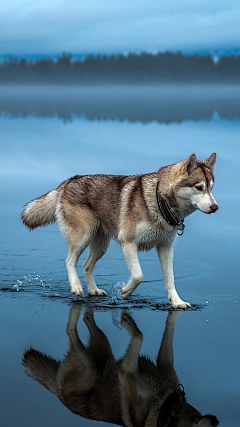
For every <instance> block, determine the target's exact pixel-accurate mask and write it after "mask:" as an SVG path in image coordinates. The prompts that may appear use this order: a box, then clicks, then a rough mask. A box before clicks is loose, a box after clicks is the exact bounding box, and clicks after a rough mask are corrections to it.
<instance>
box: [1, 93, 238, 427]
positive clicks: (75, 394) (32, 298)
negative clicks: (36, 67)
mask: <svg viewBox="0 0 240 427" xmlns="http://www.w3.org/2000/svg"><path fill="white" fill-rule="evenodd" d="M81 90H83V89H77V91H75V92H74V91H73V88H71V89H69V91H68V90H67V88H64V90H63V92H61V90H60V89H59V88H57V89H56V88H54V90H53V89H47V88H25V92H24V88H20V89H19V88H17V87H16V88H10V89H9V88H0V110H1V117H0V125H1V133H0V147H1V168H0V175H1V205H0V218H1V222H0V250H1V258H0V268H1V283H0V284H1V288H0V298H1V325H2V327H1V330H0V334H1V343H2V345H1V364H0V369H1V382H0V395H1V401H0V409H1V410H0V423H1V425H3V426H7V427H10V426H16V424H17V425H18V426H20V427H21V426H32V425H35V426H42V425H46V426H48V425H49V426H50V425H51V426H59V427H61V426H65V425H71V426H75V425H76V426H77V425H78V426H79V425H80V426H85V425H94V426H95V425H96V426H97V425H98V426H100V425H101V424H102V425H105V424H106V422H110V423H112V424H115V425H117V424H118V423H123V424H125V425H127V422H126V419H128V416H129V413H131V416H132V417H133V420H134V422H133V420H132V422H133V425H146V423H147V421H146V420H148V422H149V425H156V422H157V418H158V416H159V420H160V421H159V423H161V422H162V425H163V421H161V420H162V417H163V415H162V414H160V415H159V408H160V407H161V405H162V404H163V402H164V396H165V394H164V393H166V390H168V387H172V386H173V383H172V381H173V378H174V381H175V383H174V384H178V383H181V384H182V385H183V386H184V390H185V393H186V399H187V402H185V403H184V402H182V401H180V400H179V402H178V401H177V404H176V406H175V408H173V413H171V414H170V416H172V415H173V414H175V412H176V413H180V408H181V407H182V406H184V405H185V406H184V407H185V408H186V410H185V415H186V413H187V416H189V417H190V418H191V417H193V416H196V417H200V414H199V413H201V414H203V415H204V414H212V415H215V416H216V417H217V419H218V420H219V422H220V425H222V426H228V427H237V426H238V425H239V417H240V410H239V398H240V385H239V384H240V382H239V378H240V376H239V352H240V344H239V322H240V295H239V286H240V284H239V273H240V267H239V237H240V226H239V219H238V215H239V202H240V196H239V186H240V178H239V158H240V148H239V147H240V146H239V134H240V119H239V116H240V114H239V97H238V95H237V94H238V91H239V88H238V87H237V88H226V87H224V88H219V87H215V88H211V90H207V89H206V88H199V87H198V88H194V87H192V88H191V90H190V88H188V89H187V91H186V92H184V91H185V89H184V88H182V87H178V88H176V90H174V89H173V88H171V89H169V92H167V89H166V88H164V89H162V92H161V88H158V89H157V95H158V96H156V91H155V92H154V90H153V89H152V88H150V89H149V91H147V88H146V87H145V88H138V90H137V88H136V87H135V88H132V89H131V90H130V89H129V92H128V91H127V90H128V89H127V88H124V90H123V88H116V87H115V88H111V89H109V88H105V89H104V90H103V88H95V92H94V91H93V89H89V88H88V89H87V91H88V92H87V91H86V90H85V91H83V92H82V96H81ZM66 93H70V94H72V98H71V96H68V98H67V101H66V103H65V104H64V99H65V98H66ZM154 93H155V95H154ZM184 93H185V95H186V96H185V97H184ZM24 94H25V95H24ZM94 94H95V95H94ZM204 94H205V96H204ZM90 95H91V96H90ZM161 95H162V96H161ZM94 96H95V98H96V99H97V101H96V103H94ZM30 98H31V102H30V101H29V99H30ZM34 98H35V104H34ZM39 99H40V101H39ZM71 99H72V101H71ZM159 99H161V103H160V101H159ZM7 100H8V101H7ZM14 100H15V102H14ZM101 100H102V101H101ZM123 100H124V102H123ZM219 100H220V101H219ZM164 101H165V104H166V106H168V107H169V108H168V107H166V109H167V111H168V113H167V117H165V116H164V114H163V113H162V112H164ZM71 102H72V103H71ZM101 102H102V104H101ZM160 104H161V105H160ZM101 105H102V109H101ZM129 105H131V109H130V108H129ZM153 105H154V106H155V108H154V109H153ZM171 105H175V107H174V109H172V108H170V107H171ZM191 105H192V106H194V109H193V107H192V108H190V107H191ZM16 106H17V107H16ZM44 106H45V107H44ZM134 106H135V107H134ZM189 106H190V107H189ZM50 107H51V108H50ZM16 108H17V113H16ZM49 108H50V110H51V112H50V113H49V111H50V110H49ZM62 110H64V117H62V116H61V114H60V112H61V111H62ZM223 110H224V111H223ZM66 111H67V112H66ZM101 111H102V115H101ZM178 112H181V118H180V119H179V114H180V113H178ZM191 112H192V113H191ZM190 113H191V114H190ZM193 113H194V114H193ZM62 118H64V120H62ZM69 118H70V119H71V120H69ZM213 151H216V152H217V164H216V173H215V175H216V183H215V187H214V191H213V193H214V196H215V198H216V200H217V201H218V203H219V207H220V209H219V211H218V212H217V213H216V214H215V215H211V216H207V215H204V214H202V213H200V212H198V213H195V214H194V215H192V216H191V217H189V218H188V219H187V220H186V229H185V232H184V235H183V236H182V237H178V239H177V242H176V248H175V257H174V271H175V278H176V287H177V289H178V292H179V294H180V296H181V297H182V298H183V299H184V300H186V301H189V302H191V304H192V308H191V309H189V310H185V311H181V312H180V314H179V315H178V316H177V314H178V313H179V312H176V311H172V312H171V313H170V314H169V310H170V309H171V307H170V305H169V303H168V300H167V296H166V291H165V288H164V281H163V277H162V273H161V270H160V266H159V263H158V259H157V255H156V253H155V252H154V251H150V252H147V253H141V254H140V260H141V265H142V268H143V273H144V279H143V283H142V284H141V285H140V286H139V287H138V289H137V291H136V292H135V293H134V294H133V295H132V297H131V298H130V299H129V300H128V301H123V300H121V298H120V287H121V285H122V283H123V282H124V283H126V281H127V279H128V275H129V273H128V269H127V267H126V265H125V261H124V259H123V256H122V253H121V250H120V248H119V247H118V245H117V244H116V243H115V242H112V243H111V245H110V247H109V249H108V251H107V253H106V255H105V256H104V257H103V258H102V259H101V260H100V261H99V262H98V264H97V265H96V268H95V276H96V282H97V284H98V285H99V286H100V287H101V288H102V289H104V290H106V292H107V296H106V297H103V298H100V297H96V298H90V297H88V296H87V292H86V284H85V280H84V277H83V272H82V264H83V262H84V260H85V259H86V256H87V254H83V256H82V257H81V258H80V260H79V265H78V271H79V274H80V278H81V279H82V282H83V286H84V290H85V295H84V298H76V297H74V296H72V295H71V294H70V290H69V285H68V281H67V273H66V269H65V258H66V254H67V246H66V244H65V242H64V240H63V238H62V237H61V235H60V233H59V231H58V229H57V226H55V225H52V226H49V227H48V228H43V229H39V230H34V231H33V232H31V233H29V232H28V230H27V229H25V228H24V227H23V225H22V224H21V221H20V213H21V211H22V208H23V205H24V204H25V203H26V202H28V201H30V200H32V199H34V198H35V197H38V196H40V195H42V194H44V193H46V192H47V191H49V190H51V189H53V188H56V186H58V185H59V183H60V182H62V181H63V180H65V179H67V178H68V177H70V176H73V175H75V174H89V173H115V174H135V173H144V172H151V171H155V170H157V169H159V168H160V167H161V166H163V165H166V164H170V163H173V162H175V161H178V160H181V159H184V158H187V157H188V156H189V155H190V154H191V153H192V152H195V153H196V155H197V157H198V158H199V159H204V158H206V157H208V156H209V155H210V154H211V153H212V152H213ZM78 316H79V318H78ZM67 325H68V328H67ZM76 325H77V326H76ZM174 325H175V328H174ZM76 327H77V331H78V335H79V338H78V337H77V335H76ZM66 329H67V332H68V334H67V333H66ZM102 333H103V334H104V335H103V334H102ZM89 336H90V337H91V340H90V347H89V349H88V350H86V349H85V346H87V343H88V339H89ZM163 337H165V338H163ZM69 341H70V343H71V351H70V353H69V356H68V358H67V359H65V357H66V353H67V351H68V349H69ZM172 341H173V344H172ZM94 343H95V346H94ZM96 343H97V344H96ZM103 343H105V344H104V346H103V347H104V348H102V347H101V345H102V344H103ZM30 348H31V349H32V350H30V351H29V349H30ZM96 348H97V350H96ZM106 348H107V352H106ZM160 348H161V351H160V353H159V349H160ZM127 349H128V351H127V353H126V350H127ZM166 349H168V350H166ZM172 351H173V353H172ZM159 354H160V355H161V357H160V356H159ZM24 355H25V356H24ZM46 355H48V356H51V359H50V358H47V357H46ZM143 355H146V356H148V358H150V359H151V360H152V361H153V362H154V363H155V365H154V366H153V364H151V363H150V362H149V361H146V359H144V358H143V357H142V356H143ZM172 356H174V368H173V361H172ZM23 357H25V358H24V361H25V367H24V366H23V364H22V359H23ZM64 359H65V362H64V361H63V360H64ZM54 360H55V361H54ZM66 360H67V362H66ZM58 361H63V363H62V364H59V362H58ZM62 368H63V369H62ZM174 369H175V370H174ZM26 371H27V373H28V375H27V373H26ZM62 371H64V374H62V373H61V375H60V372H62ZM57 372H58V374H59V375H57ZM29 375H30V376H29ZM175 375H177V377H178V379H177V378H176V376H175ZM31 376H32V377H35V379H36V381H34V380H33V379H32V378H31ZM42 384H43V385H42ZM49 390H51V391H49ZM136 390H138V395H137V397H136V394H134V393H135V392H136ZM187 404H189V405H191V407H193V408H195V409H196V410H197V411H199V412H194V411H195V409H194V411H193V409H191V410H190V409H189V406H188V405H187ZM174 411H175V412H174ZM192 411H193V412H194V414H195V415H191V416H190V415H189V414H190V413H191V414H193V412H192ZM167 412H168V411H167V410H166V413H167ZM170 412H171V411H170ZM113 414H114V416H113ZM152 414H154V415H152ZM196 414H197V415H196ZM150 415H151V416H152V418H151V422H150V421H149V419H150V418H149V417H150ZM185 415H184V416H185ZM88 418H94V420H89V419H88ZM151 423H152V424H151ZM209 423H210V424H209V425H211V423H212V425H216V420H215V419H214V418H209ZM214 423H215V424H214ZM160 425H161V424H160ZM185 425H186V426H188V425H192V424H191V423H190V424H188V422H187V421H185Z"/></svg>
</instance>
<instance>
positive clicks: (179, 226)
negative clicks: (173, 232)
mask: <svg viewBox="0 0 240 427" xmlns="http://www.w3.org/2000/svg"><path fill="white" fill-rule="evenodd" d="M184 228H185V225H184V224H183V222H180V223H179V224H178V225H177V230H178V232H177V234H178V235H179V236H182V235H183V232H184Z"/></svg>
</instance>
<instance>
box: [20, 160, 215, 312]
mask: <svg viewBox="0 0 240 427" xmlns="http://www.w3.org/2000/svg"><path fill="white" fill-rule="evenodd" d="M215 162H216V153H213V154H212V155H211V156H210V157H209V158H208V159H206V160H204V161H198V160H197V159H196V156H195V154H191V156H190V157H189V158H188V159H187V160H182V161H180V162H177V163H175V164H173V165H169V166H165V167H163V168H161V169H159V171H158V172H154V173H148V174H143V175H134V176H123V175H76V176H74V177H72V178H70V179H68V180H66V181H64V182H63V183H62V184H60V185H59V187H58V188H57V189H55V190H52V191H50V192H49V193H47V194H44V195H43V196H41V197H39V198H37V199H35V200H33V201H32V202H29V203H28V204H27V205H26V207H25V209H24V211H23V213H22V220H23V223H24V224H25V225H26V226H27V227H28V228H29V229H30V230H32V229H34V228H36V227H39V226H43V225H48V224H50V223H52V222H55V221H57V223H58V225H59V228H60V230H61V232H62V233H63V235H64V236H65V238H66V240H67V242H68V244H69V254H68V257H67V260H66V266H67V271H68V278H69V282H70V286H71V291H72V293H73V294H75V295H82V294H83V288H82V285H81V283H80V280H79V277H78V274H77V269H76V266H77V261H78V258H79V256H80V255H81V254H82V252H83V251H84V250H85V249H86V247H87V246H89V249H90V253H89V256H88V258H87V260H86V262H85V263H84V265H83V269H84V274H85V278H86V282H87V286H88V292H89V294H90V295H105V294H106V293H105V291H103V290H101V289H99V288H98V287H97V285H96V283H95V281H94V278H93V269H94V266H95V264H96V262H97V261H98V260H99V259H100V258H101V257H102V256H103V255H104V253H105V252H106V250H107V248H108V245H109V242H110V239H111V238H112V237H113V238H114V239H116V240H117V241H118V242H119V243H120V245H121V248H122V251H123V254H124V257H125V259H126V263H127V266H128V268H129V270H130V273H131V277H130V279H129V281H128V283H127V284H126V285H124V286H123V287H122V289H121V296H122V298H124V299H125V298H128V297H129V296H130V295H131V294H132V292H133V291H134V290H135V289H136V287H137V286H138V285H139V283H140V282H141V281H142V279H143V273H142V269H141V266H140V263H139V259H138V251H139V250H140V251H141V250H150V249H152V248H153V247H155V248H156V249H157V253H158V257H159V260H160V263H161V267H162V271H163V276H164V279H165V285H166V290H167V294H168V298H169V301H170V302H171V304H172V306H173V307H174V308H187V307H190V304H189V303H188V302H185V301H182V300H181V299H180V297H179V295H178V293H177V291H176V289H175V285H174V276H173V245H174V240H175V237H176V235H177V233H179V234H182V233H183V230H184V224H183V222H184V218H185V217H187V216H188V215H190V214H191V213H193V212H194V211H196V210H197V209H199V210H201V211H202V212H204V213H207V214H211V213H213V212H216V210H217V209H218V205H217V203H216V200H215V199H214V197H213V195H212V187H213V183H214V175H213V170H214V165H215Z"/></svg>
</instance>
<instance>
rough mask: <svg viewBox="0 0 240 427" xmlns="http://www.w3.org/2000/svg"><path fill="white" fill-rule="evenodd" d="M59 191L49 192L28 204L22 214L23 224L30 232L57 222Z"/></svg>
mask: <svg viewBox="0 0 240 427" xmlns="http://www.w3.org/2000/svg"><path fill="white" fill-rule="evenodd" d="M58 198H59V189H58V188H57V189H56V190H52V191H49V193H47V194H44V195H43V196H41V197H38V198H37V199H35V200H33V201H32V202H29V203H27V204H26V207H25V209H24V211H23V212H22V222H23V224H24V225H26V226H27V227H28V228H29V229H30V230H33V229H34V228H36V227H41V226H43V225H48V224H51V223H52V222H55V221H56V216H55V212H56V207H57V202H58Z"/></svg>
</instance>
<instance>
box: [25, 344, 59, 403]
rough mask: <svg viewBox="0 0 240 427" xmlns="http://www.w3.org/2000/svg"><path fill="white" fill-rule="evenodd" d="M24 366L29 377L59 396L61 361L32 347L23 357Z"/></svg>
mask: <svg viewBox="0 0 240 427" xmlns="http://www.w3.org/2000/svg"><path fill="white" fill-rule="evenodd" d="M22 364H23V366H24V367H25V369H26V373H27V375H29V376H30V377H31V378H33V379H34V380H36V381H38V382H40V383H41V384H42V385H44V387H46V388H47V389H48V390H49V391H51V392H52V393H54V394H56V395H58V388H57V380H56V378H57V372H58V368H59V365H60V362H59V361H57V360H55V359H53V358H52V357H50V356H47V355H46V354H43V353H40V352H39V351H37V350H34V349H33V348H31V347H30V349H29V350H26V351H25V353H24V355H23V358H22Z"/></svg>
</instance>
